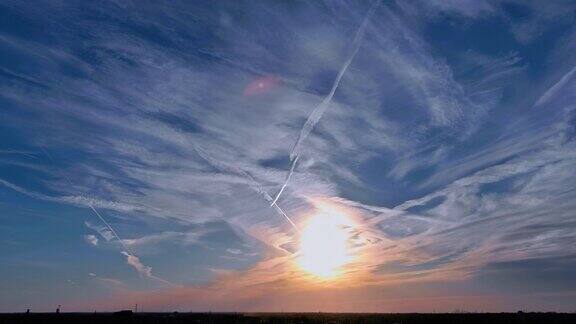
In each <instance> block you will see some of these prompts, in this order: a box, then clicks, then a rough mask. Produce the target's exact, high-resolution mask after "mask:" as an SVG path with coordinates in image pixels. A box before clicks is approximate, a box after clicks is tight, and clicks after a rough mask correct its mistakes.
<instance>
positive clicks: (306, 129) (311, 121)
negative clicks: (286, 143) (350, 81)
mask: <svg viewBox="0 0 576 324" xmlns="http://www.w3.org/2000/svg"><path fill="white" fill-rule="evenodd" d="M379 4H380V1H379V0H376V1H374V3H373V4H372V6H371V7H370V9H369V10H368V13H366V16H365V17H364V20H363V21H362V24H361V25H360V27H359V28H358V30H357V31H356V35H355V36H354V40H353V41H352V52H351V53H350V56H349V57H348V59H347V60H346V61H345V62H344V65H342V67H341V68H340V71H338V75H337V76H336V79H335V80H334V83H333V84H332V88H331V89H330V92H329V93H328V95H327V96H326V97H324V99H323V100H322V102H320V104H318V106H316V107H315V108H314V110H313V111H312V113H311V114H310V116H308V120H306V123H305V124H304V126H303V127H302V130H300V134H299V135H298V139H297V140H296V143H294V146H293V147H292V151H291V152H290V162H291V163H292V164H291V166H290V171H289V172H288V174H287V175H286V179H285V180H284V184H282V188H280V191H279V192H278V194H277V195H276V197H275V198H274V200H273V201H272V203H271V204H270V205H275V204H276V202H277V201H278V198H280V195H281V194H282V192H284V189H286V186H287V185H288V182H289V181H290V178H291V177H292V174H293V173H294V169H295V168H296V163H297V162H298V158H299V157H300V152H301V147H302V143H303V142H304V140H305V139H306V137H308V135H309V134H310V132H311V131H312V130H313V129H314V126H316V124H317V123H318V121H320V118H322V115H323V114H324V112H325V111H326V109H327V108H328V106H329V105H330V102H331V101H332V97H334V93H336V89H338V85H340V81H341V80H342V77H343V76H344V73H346V70H347V69H348V66H350V63H352V61H353V60H354V57H356V54H357V53H358V50H359V49H360V45H361V44H362V39H363V38H364V34H365V32H366V26H367V25H368V22H369V20H370V17H372V15H373V14H374V11H376V8H377V7H378V5H379Z"/></svg>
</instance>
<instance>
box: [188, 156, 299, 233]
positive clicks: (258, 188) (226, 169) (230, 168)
mask: <svg viewBox="0 0 576 324" xmlns="http://www.w3.org/2000/svg"><path fill="white" fill-rule="evenodd" d="M194 151H196V153H197V154H198V155H199V156H200V157H201V158H202V159H204V160H205V161H206V162H208V163H209V164H210V165H212V166H213V167H215V168H216V169H218V170H220V171H224V172H229V173H235V174H237V175H240V176H242V177H244V178H246V179H247V180H248V181H249V182H250V187H252V189H254V190H255V191H256V192H257V193H259V194H260V195H261V196H262V197H263V198H264V199H265V200H266V201H267V202H269V203H270V206H272V208H274V210H275V211H276V212H277V213H278V214H280V215H281V216H282V217H284V219H286V221H288V223H290V225H292V227H293V228H294V229H295V230H296V232H300V230H299V229H298V226H296V223H294V222H293V221H292V219H291V218H290V216H288V214H286V213H285V212H284V211H283V210H282V208H280V207H279V206H278V205H277V204H276V203H275V202H273V201H272V200H273V199H272V196H270V194H268V192H266V190H264V188H262V186H261V185H260V183H259V182H258V181H256V179H254V177H253V176H252V175H251V174H250V173H248V172H246V171H244V170H243V169H241V168H239V167H234V166H229V165H226V164H224V163H222V162H220V161H217V160H216V159H214V158H212V157H211V156H210V155H208V154H207V153H206V152H204V150H202V149H201V148H199V147H197V146H194Z"/></svg>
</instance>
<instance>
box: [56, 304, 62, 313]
mask: <svg viewBox="0 0 576 324" xmlns="http://www.w3.org/2000/svg"><path fill="white" fill-rule="evenodd" d="M60 307H62V305H58V308H56V314H60Z"/></svg>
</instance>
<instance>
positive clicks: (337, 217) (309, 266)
mask: <svg viewBox="0 0 576 324" xmlns="http://www.w3.org/2000/svg"><path fill="white" fill-rule="evenodd" d="M347 223H348V220H347V219H346V217H345V216H344V215H342V214H339V213H333V212H322V213H318V214H315V215H314V216H312V217H311V218H310V219H309V220H308V222H307V224H306V225H305V227H304V229H303V230H302V232H301V237H300V253H299V257H298V260H297V263H298V265H299V267H300V268H301V269H302V270H304V271H306V272H308V273H310V274H311V275H313V276H315V277H318V278H322V279H330V278H335V277H337V276H338V274H339V272H340V270H341V268H342V267H343V266H344V265H345V264H346V263H348V262H349V261H350V256H349V254H348V232H347V231H346V225H347Z"/></svg>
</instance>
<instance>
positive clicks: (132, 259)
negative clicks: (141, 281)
mask: <svg viewBox="0 0 576 324" xmlns="http://www.w3.org/2000/svg"><path fill="white" fill-rule="evenodd" d="M40 149H41V150H42V152H44V154H45V155H46V156H47V157H48V159H50V161H51V162H52V163H53V164H54V165H55V166H56V167H57V168H58V165H57V164H56V161H55V160H54V159H53V158H52V156H51V155H50V154H49V153H48V151H46V149H45V148H44V147H42V146H40ZM61 174H62V177H63V178H64V179H65V180H66V182H68V185H69V186H70V187H71V188H73V187H74V186H73V185H72V181H70V179H69V178H68V176H66V174H65V173H64V172H61ZM88 207H89V208H90V210H92V212H93V213H94V215H95V216H96V217H98V219H99V220H100V221H101V222H102V223H103V224H104V225H105V226H106V227H107V228H108V230H109V231H110V232H111V233H112V235H114V237H115V238H116V240H118V242H120V244H121V245H122V247H123V248H124V250H126V251H122V252H121V253H122V254H123V255H125V256H126V258H127V263H128V264H129V265H130V266H132V267H133V268H134V269H136V271H137V272H138V273H139V274H141V275H142V274H143V275H145V276H146V277H148V278H150V279H154V280H157V281H160V282H162V283H164V284H166V285H170V286H176V285H175V284H173V283H171V282H170V281H167V280H164V279H162V278H160V277H156V276H155V275H153V274H152V268H151V267H149V266H146V265H144V264H142V262H141V261H140V258H138V256H136V253H134V251H133V250H132V249H131V248H130V247H129V246H128V245H126V243H124V240H122V239H121V238H120V235H118V233H117V232H116V230H114V228H113V227H112V225H110V224H109V223H108V222H107V221H106V220H105V219H104V217H103V216H102V214H100V213H99V212H98V210H97V209H96V208H95V207H94V206H93V205H92V204H91V203H88Z"/></svg>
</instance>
